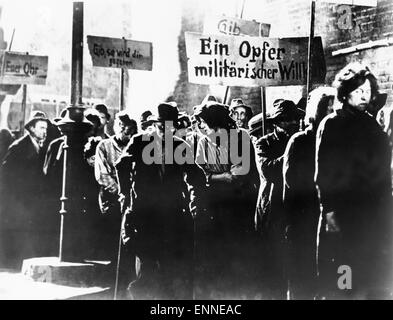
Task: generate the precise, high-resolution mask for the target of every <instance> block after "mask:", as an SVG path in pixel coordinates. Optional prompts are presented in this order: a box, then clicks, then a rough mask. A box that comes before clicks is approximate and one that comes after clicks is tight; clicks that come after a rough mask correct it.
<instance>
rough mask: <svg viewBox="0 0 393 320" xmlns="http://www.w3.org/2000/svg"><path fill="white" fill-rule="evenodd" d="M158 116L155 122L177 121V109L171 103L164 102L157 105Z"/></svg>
mask: <svg viewBox="0 0 393 320" xmlns="http://www.w3.org/2000/svg"><path fill="white" fill-rule="evenodd" d="M157 109H158V118H157V120H156V122H165V121H173V122H177V119H178V116H179V110H178V109H177V107H176V106H175V105H174V104H173V103H169V102H164V103H161V104H159V105H158V108H157Z"/></svg>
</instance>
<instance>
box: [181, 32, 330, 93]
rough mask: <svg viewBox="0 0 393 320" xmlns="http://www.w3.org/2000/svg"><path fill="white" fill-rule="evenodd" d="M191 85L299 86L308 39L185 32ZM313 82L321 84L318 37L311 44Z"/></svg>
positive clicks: (304, 77) (304, 78) (323, 72)
mask: <svg viewBox="0 0 393 320" xmlns="http://www.w3.org/2000/svg"><path fill="white" fill-rule="evenodd" d="M185 38H186V51H187V58H188V80H189V82H191V83H198V84H207V85H224V86H243V87H268V86H288V85H303V84H305V83H306V81H307V50H308V37H302V38H258V37H233V36H215V35H203V34H199V33H192V32H186V34H185ZM312 66H313V69H312V81H313V83H324V81H325V75H326V66H325V59H324V54H323V48H322V41H321V38H320V37H315V38H314V42H313V59H312Z"/></svg>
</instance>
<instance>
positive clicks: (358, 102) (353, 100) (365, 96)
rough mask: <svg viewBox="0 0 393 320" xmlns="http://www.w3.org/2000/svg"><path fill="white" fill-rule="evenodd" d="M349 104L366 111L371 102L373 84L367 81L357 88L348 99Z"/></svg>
mask: <svg viewBox="0 0 393 320" xmlns="http://www.w3.org/2000/svg"><path fill="white" fill-rule="evenodd" d="M347 101H348V104H349V105H350V106H352V107H354V108H356V109H358V110H359V111H365V110H366V108H367V106H368V104H369V103H370V101H371V84H370V80H368V79H367V80H366V81H365V82H364V83H363V84H362V85H361V86H360V87H357V88H356V89H355V90H353V91H352V92H351V93H349V94H348V97H347Z"/></svg>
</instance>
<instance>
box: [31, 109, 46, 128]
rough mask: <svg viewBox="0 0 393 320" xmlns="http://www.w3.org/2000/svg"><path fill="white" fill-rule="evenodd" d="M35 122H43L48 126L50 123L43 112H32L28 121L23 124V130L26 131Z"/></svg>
mask: <svg viewBox="0 0 393 320" xmlns="http://www.w3.org/2000/svg"><path fill="white" fill-rule="evenodd" d="M37 121H45V122H46V123H47V124H48V125H49V124H50V121H49V119H48V118H47V117H46V114H45V113H44V112H42V111H33V112H32V113H31V115H30V118H29V120H28V121H27V122H26V124H25V129H28V128H29V127H30V126H33V125H34V124H35V123H36V122H37Z"/></svg>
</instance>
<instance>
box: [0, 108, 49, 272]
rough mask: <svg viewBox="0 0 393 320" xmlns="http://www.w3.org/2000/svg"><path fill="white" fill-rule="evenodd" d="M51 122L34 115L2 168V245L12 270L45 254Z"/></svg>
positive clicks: (13, 144) (6, 156) (42, 114)
mask: <svg viewBox="0 0 393 320" xmlns="http://www.w3.org/2000/svg"><path fill="white" fill-rule="evenodd" d="M48 122H49V120H48V119H47V118H46V115H45V114H44V113H43V112H40V111H35V112H33V113H32V115H31V118H30V119H29V121H28V122H27V123H26V125H25V129H26V130H27V131H28V133H27V134H26V135H25V136H23V137H22V138H20V139H18V140H16V141H14V142H13V143H12V144H11V146H10V147H9V149H8V152H7V154H6V155H5V157H4V160H3V162H2V165H1V177H0V181H1V188H0V189H1V190H0V192H1V206H2V208H1V209H2V210H1V211H2V221H1V228H2V239H1V242H2V245H3V250H4V255H5V260H6V263H7V262H8V263H9V266H11V267H20V266H21V262H22V260H23V259H25V258H31V257H34V256H37V255H41V254H45V252H43V250H45V245H44V242H43V239H45V238H44V236H45V233H44V231H45V217H44V212H43V210H42V206H41V204H42V202H43V190H44V183H43V172H42V166H43V163H44V157H45V148H44V142H45V139H46V134H47V128H48Z"/></svg>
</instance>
